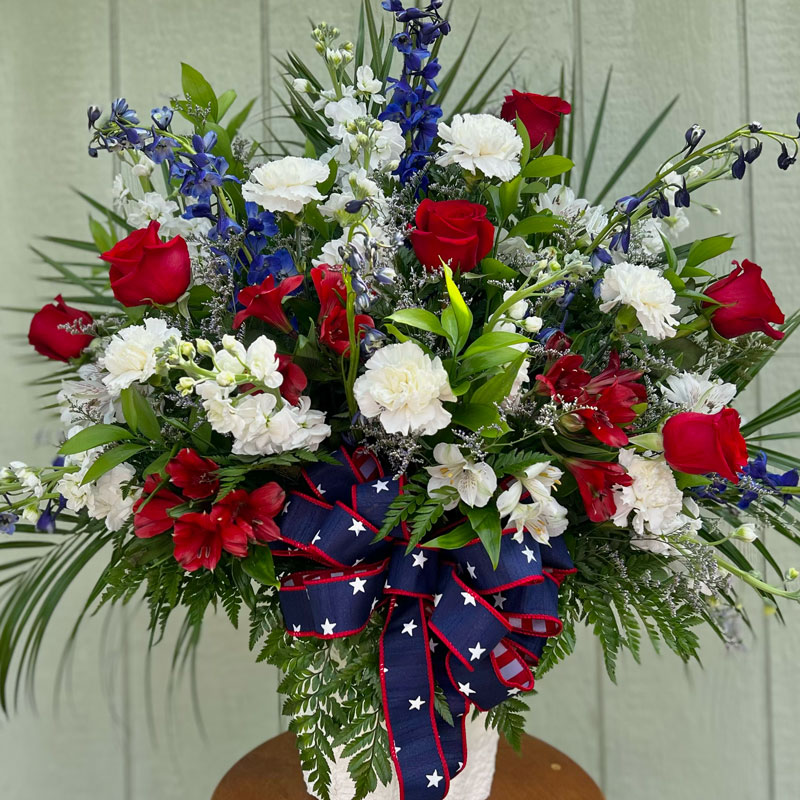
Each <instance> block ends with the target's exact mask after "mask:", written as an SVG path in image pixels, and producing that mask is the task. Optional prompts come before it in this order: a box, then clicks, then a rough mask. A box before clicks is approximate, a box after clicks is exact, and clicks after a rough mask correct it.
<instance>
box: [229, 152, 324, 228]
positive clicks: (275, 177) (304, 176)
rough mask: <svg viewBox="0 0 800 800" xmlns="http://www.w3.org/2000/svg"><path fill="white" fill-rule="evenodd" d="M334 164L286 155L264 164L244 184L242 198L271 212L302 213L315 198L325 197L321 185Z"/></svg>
mask: <svg viewBox="0 0 800 800" xmlns="http://www.w3.org/2000/svg"><path fill="white" fill-rule="evenodd" d="M329 174H330V167H329V166H328V165H327V164H323V163H321V162H319V161H317V160H316V159H313V158H300V157H298V156H286V157H284V158H279V159H276V160H275V161H268V162H267V163H266V164H260V165H259V166H257V167H256V168H255V169H254V170H253V171H252V173H251V174H250V179H249V180H248V181H247V182H246V183H245V184H244V185H243V186H242V197H243V198H244V199H245V200H247V201H250V202H254V203H256V204H257V205H259V206H260V207H261V208H265V209H267V211H286V212H288V213H290V214H299V213H300V212H301V211H302V210H303V207H304V206H305V205H306V204H307V203H310V202H311V201H312V200H322V195H321V194H320V192H319V189H317V184H318V183H322V182H323V181H324V180H325V179H326V178H327V177H328V175H329Z"/></svg>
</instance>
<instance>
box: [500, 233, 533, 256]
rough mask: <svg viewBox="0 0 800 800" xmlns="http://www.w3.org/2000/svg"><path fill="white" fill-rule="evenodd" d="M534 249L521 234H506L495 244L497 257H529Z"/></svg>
mask: <svg viewBox="0 0 800 800" xmlns="http://www.w3.org/2000/svg"><path fill="white" fill-rule="evenodd" d="M533 253H534V250H533V247H531V245H529V244H528V243H527V242H526V241H525V240H524V239H523V238H522V237H521V236H506V238H505V239H503V240H502V241H501V242H500V243H499V244H498V245H497V255H498V258H502V257H505V258H518V259H523V260H526V259H529V258H530V257H531V256H533Z"/></svg>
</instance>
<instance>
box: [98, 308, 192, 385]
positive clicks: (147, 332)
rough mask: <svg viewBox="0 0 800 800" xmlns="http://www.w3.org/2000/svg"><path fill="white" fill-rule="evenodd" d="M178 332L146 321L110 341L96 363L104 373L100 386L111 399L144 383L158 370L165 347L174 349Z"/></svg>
mask: <svg viewBox="0 0 800 800" xmlns="http://www.w3.org/2000/svg"><path fill="white" fill-rule="evenodd" d="M180 336H181V334H180V331H179V330H177V329H176V328H171V327H169V326H168V325H167V323H166V321H165V320H163V319H157V318H155V317H150V318H149V319H146V320H145V322H144V325H131V326H129V327H127V328H123V329H122V330H121V331H118V332H117V333H115V334H114V336H113V337H112V338H111V341H110V342H109V343H108V347H106V351H105V353H104V354H103V355H102V356H101V358H100V359H99V361H98V363H99V364H100V366H101V367H103V368H104V369H105V370H106V372H107V373H108V374H107V375H106V376H105V377H104V378H103V383H104V384H105V385H106V386H107V387H108V391H109V392H110V393H111V396H112V397H118V396H119V393H120V392H121V391H122V390H123V389H126V388H127V387H128V386H131V385H132V384H134V383H145V382H146V381H148V380H149V379H150V378H152V377H153V375H155V374H156V373H157V372H158V371H159V370H160V369H161V366H162V365H161V364H160V363H159V352H160V351H161V350H163V349H164V348H165V347H167V345H169V344H174V345H176V346H177V344H178V342H179V341H180Z"/></svg>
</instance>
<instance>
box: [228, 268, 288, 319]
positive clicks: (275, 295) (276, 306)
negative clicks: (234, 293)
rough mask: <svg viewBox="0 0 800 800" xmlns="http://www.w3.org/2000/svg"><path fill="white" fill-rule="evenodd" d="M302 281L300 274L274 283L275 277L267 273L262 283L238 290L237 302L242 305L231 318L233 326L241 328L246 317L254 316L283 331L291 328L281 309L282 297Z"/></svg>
mask: <svg viewBox="0 0 800 800" xmlns="http://www.w3.org/2000/svg"><path fill="white" fill-rule="evenodd" d="M302 282H303V276H302V275H292V276H291V277H290V278H284V279H283V280H282V281H281V282H280V283H279V284H277V285H276V284H275V278H274V277H273V276H272V275H268V276H267V278H266V280H264V282H263V283H261V284H258V285H257V286H248V287H247V288H246V289H242V291H241V292H239V302H240V303H241V304H242V305H243V306H244V309H243V310H242V311H240V312H239V313H238V314H237V315H236V316H235V317H234V319H233V327H234V328H241V327H242V323H243V322H244V321H245V320H246V319H247V318H248V317H256V318H258V319H260V320H261V321H262V322H266V323H267V324H268V325H272V326H273V327H275V328H277V329H278V330H281V331H283V332H284V333H289V332H290V331H291V330H292V324H291V322H289V318H288V317H287V316H286V312H285V311H284V310H283V298H284V297H286V295H287V294H291V293H292V292H293V291H294V290H295V289H297V287H298V286H300V284H301V283H302Z"/></svg>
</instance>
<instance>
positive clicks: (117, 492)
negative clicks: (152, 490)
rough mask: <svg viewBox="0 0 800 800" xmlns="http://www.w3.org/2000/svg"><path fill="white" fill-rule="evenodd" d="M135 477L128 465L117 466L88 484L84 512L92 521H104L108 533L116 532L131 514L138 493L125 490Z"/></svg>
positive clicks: (133, 471) (132, 469)
mask: <svg viewBox="0 0 800 800" xmlns="http://www.w3.org/2000/svg"><path fill="white" fill-rule="evenodd" d="M135 476H136V470H135V469H134V468H133V467H132V466H131V465H130V464H118V465H117V466H116V467H114V468H113V469H111V470H109V471H108V472H106V473H104V474H103V475H101V476H100V477H99V478H98V479H97V480H96V481H94V482H93V483H91V484H89V492H88V493H87V496H86V510H87V511H88V513H89V516H90V517H92V518H93V519H102V520H105V524H106V527H107V528H108V529H109V530H110V531H118V530H119V529H120V528H121V527H122V526H123V525H124V524H125V522H126V521H127V520H128V518H129V517H130V516H131V514H132V513H133V504H134V503H135V502H136V500H137V498H138V497H139V494H140V492H139V491H129V490H127V489H126V486H127V484H128V483H130V481H131V480H133V478H134V477H135Z"/></svg>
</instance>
